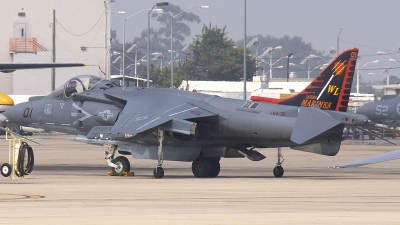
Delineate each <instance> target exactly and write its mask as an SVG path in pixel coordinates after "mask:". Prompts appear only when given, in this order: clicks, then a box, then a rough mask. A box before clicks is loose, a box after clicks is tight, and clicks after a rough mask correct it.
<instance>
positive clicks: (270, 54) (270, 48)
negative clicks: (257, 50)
mask: <svg viewBox="0 0 400 225" xmlns="http://www.w3.org/2000/svg"><path fill="white" fill-rule="evenodd" d="M280 49H282V46H277V47H274V48H272V47H269V48H268V49H267V50H266V51H265V52H264V53H263V54H261V55H266V54H269V78H270V79H271V78H272V65H273V64H272V56H273V54H274V50H280ZM281 59H282V58H281ZM279 60H280V59H279ZM279 60H277V61H276V62H278V61H279ZM276 62H275V63H276ZM275 63H274V64H275Z"/></svg>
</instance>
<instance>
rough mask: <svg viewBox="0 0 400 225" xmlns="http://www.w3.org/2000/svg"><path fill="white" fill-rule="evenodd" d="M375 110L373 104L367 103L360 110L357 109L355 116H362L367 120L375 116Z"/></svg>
mask: <svg viewBox="0 0 400 225" xmlns="http://www.w3.org/2000/svg"><path fill="white" fill-rule="evenodd" d="M375 108H376V104H375V103H367V104H365V105H363V106H361V107H360V108H358V109H357V112H356V113H357V114H363V115H365V116H367V117H369V118H372V117H374V115H375Z"/></svg>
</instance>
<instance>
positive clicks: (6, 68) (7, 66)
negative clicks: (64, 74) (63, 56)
mask: <svg viewBox="0 0 400 225" xmlns="http://www.w3.org/2000/svg"><path fill="white" fill-rule="evenodd" d="M79 66H89V65H88V64H84V63H0V72H3V73H12V72H14V71H15V70H21V69H45V68H57V67H79Z"/></svg>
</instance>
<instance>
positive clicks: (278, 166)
mask: <svg viewBox="0 0 400 225" xmlns="http://www.w3.org/2000/svg"><path fill="white" fill-rule="evenodd" d="M277 156H278V162H277V163H276V166H275V168H274V170H273V171H272V172H273V173H274V176H275V177H282V176H283V173H284V172H285V170H284V169H283V168H282V163H283V161H285V159H284V158H283V155H282V149H281V147H278V155H277ZM281 159H282V161H281Z"/></svg>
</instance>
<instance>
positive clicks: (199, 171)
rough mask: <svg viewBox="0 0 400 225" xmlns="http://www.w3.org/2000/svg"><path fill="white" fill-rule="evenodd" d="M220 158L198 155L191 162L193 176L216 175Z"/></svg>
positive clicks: (219, 167)
mask: <svg viewBox="0 0 400 225" xmlns="http://www.w3.org/2000/svg"><path fill="white" fill-rule="evenodd" d="M219 160H220V158H219V157H217V158H204V157H202V156H199V157H198V158H197V159H196V160H194V161H193V163H192V172H193V175H194V176H195V177H216V176H218V174H219V171H220V169H221V166H220V164H219Z"/></svg>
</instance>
